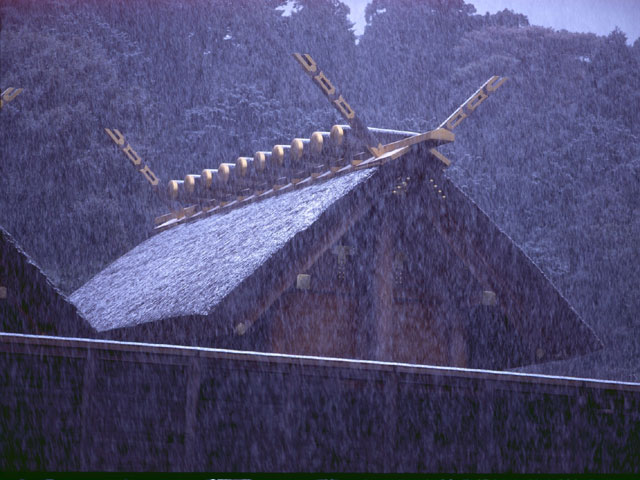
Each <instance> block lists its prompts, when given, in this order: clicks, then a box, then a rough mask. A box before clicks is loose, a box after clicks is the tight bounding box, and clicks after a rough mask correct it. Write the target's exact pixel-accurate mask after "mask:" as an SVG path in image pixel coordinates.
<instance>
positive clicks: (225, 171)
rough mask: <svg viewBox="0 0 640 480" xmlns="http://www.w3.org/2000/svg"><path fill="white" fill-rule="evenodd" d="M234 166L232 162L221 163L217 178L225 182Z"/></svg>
mask: <svg viewBox="0 0 640 480" xmlns="http://www.w3.org/2000/svg"><path fill="white" fill-rule="evenodd" d="M235 168H236V166H235V164H233V163H221V164H220V166H219V167H218V178H219V179H220V181H221V182H222V183H227V182H228V181H229V178H231V172H232V171H233V170H234V169H235Z"/></svg>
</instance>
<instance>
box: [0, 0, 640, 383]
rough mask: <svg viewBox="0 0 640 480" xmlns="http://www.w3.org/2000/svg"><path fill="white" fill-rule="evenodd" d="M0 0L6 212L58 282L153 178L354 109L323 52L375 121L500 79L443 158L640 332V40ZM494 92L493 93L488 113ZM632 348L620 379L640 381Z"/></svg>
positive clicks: (465, 16) (613, 323)
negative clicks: (327, 81) (344, 105)
mask: <svg viewBox="0 0 640 480" xmlns="http://www.w3.org/2000/svg"><path fill="white" fill-rule="evenodd" d="M348 13H349V10H348V7H346V6H345V5H344V4H342V3H341V2H340V1H338V0H294V1H291V2H287V1H285V0H264V1H260V2H258V1H255V0H189V1H184V2H178V1H172V0H126V1H125V0H110V1H103V0H47V1H44V0H4V1H3V2H2V3H0V21H1V24H0V27H1V29H0V88H1V89H2V90H4V89H5V88H7V87H16V88H23V89H24V91H23V92H22V93H21V94H20V95H18V96H17V97H16V98H15V99H13V100H12V101H11V102H9V103H6V104H5V105H4V106H3V108H2V111H1V112H0V152H1V155H0V225H2V226H3V227H4V228H6V229H7V230H8V231H9V232H10V233H11V234H12V235H13V236H14V237H15V238H16V239H17V240H18V241H19V242H20V244H21V245H22V247H23V248H24V249H25V251H26V252H27V253H28V254H29V255H30V256H31V257H32V258H33V259H34V260H35V261H36V262H37V263H38V264H39V265H40V266H41V267H42V268H43V269H44V271H45V272H46V273H47V274H48V275H49V276H50V277H51V278H52V279H53V281H54V282H55V283H56V284H57V285H59V286H60V288H61V289H62V290H63V291H64V292H65V293H67V294H70V293H71V292H73V291H74V290H75V289H77V288H78V287H80V286H81V285H82V284H84V283H85V282H86V281H87V280H88V279H90V278H91V277H92V276H93V275H95V274H96V273H98V272H99V271H100V270H102V269H103V268H104V267H105V266H106V265H108V264H109V263H111V262H112V261H114V260H115V259H117V258H118V257H119V256H121V255H122V254H124V253H126V252H127V251H128V250H130V249H131V248H132V247H134V246H135V245H137V244H139V243H140V242H142V241H143V240H145V239H146V238H148V237H149V236H151V235H152V234H153V233H152V232H153V219H154V217H155V216H157V215H161V214H163V213H166V208H165V207H164V206H163V204H162V203H161V202H160V201H159V200H158V199H157V197H156V196H155V195H154V193H153V191H152V189H151V188H149V185H148V183H147V181H146V180H145V179H144V177H143V176H141V175H139V174H138V173H137V172H136V171H135V170H134V169H133V168H132V166H131V165H130V163H129V162H128V160H127V159H126V157H125V156H124V155H122V154H121V153H119V152H118V151H117V149H116V147H115V146H114V145H113V142H112V141H111V140H110V139H109V138H108V137H107V135H105V133H104V128H105V127H109V128H117V129H119V130H120V131H121V132H123V133H124V134H125V137H126V139H127V141H129V142H130V143H131V145H132V146H133V147H134V148H135V149H136V151H137V152H138V154H139V155H140V156H141V158H142V159H143V161H144V162H145V163H146V164H148V165H149V166H150V168H151V169H152V170H153V171H154V172H155V174H156V175H157V176H158V177H159V178H160V180H161V182H165V183H166V181H168V180H169V179H172V178H177V179H181V178H183V177H184V175H185V174H186V173H198V172H200V171H201V170H202V169H203V168H215V167H216V166H217V165H218V164H219V163H221V162H225V161H233V160H234V159H235V158H236V157H237V156H239V155H253V152H255V151H257V150H264V149H271V146H273V145H274V144H276V143H284V144H288V143H290V142H291V140H292V139H293V138H294V137H298V136H308V135H309V134H310V133H311V132H312V131H314V130H319V129H320V130H328V129H329V128H330V127H331V125H333V124H334V123H342V122H341V121H340V120H339V118H338V115H337V113H336V112H335V111H334V110H333V109H332V108H331V107H330V106H329V105H328V104H327V102H326V100H325V99H324V98H323V97H322V95H321V94H320V93H319V92H318V91H317V89H316V88H314V86H313V85H312V84H311V82H309V81H308V79H307V78H305V75H304V74H303V73H302V72H301V70H300V67H299V65H297V63H296V62H295V60H294V59H293V58H292V55H291V54H292V53H293V52H305V53H310V54H311V55H312V56H313V58H314V59H316V61H317V62H318V63H319V64H320V65H322V68H323V70H324V71H325V72H327V74H328V75H330V77H331V79H332V81H333V82H334V83H335V84H336V85H339V86H340V89H341V91H342V92H343V93H344V95H345V98H348V99H349V102H350V104H351V105H352V106H353V107H354V108H355V109H356V110H357V111H358V113H359V115H360V116H361V117H362V118H363V119H365V120H366V122H367V124H368V125H370V126H375V127H382V128H392V129H399V130H412V131H420V132H423V131H426V130H429V129H431V128H435V127H436V126H437V125H438V124H439V123H440V122H441V121H442V120H444V119H445V118H446V117H447V116H448V115H449V114H450V113H451V112H452V111H453V110H454V109H455V108H456V107H457V106H458V105H460V104H461V103H462V102H463V101H464V100H465V99H466V98H467V97H468V96H469V95H470V94H471V93H473V92H474V91H475V90H476V89H477V88H478V87H479V86H480V85H481V84H482V83H483V82H484V81H485V80H486V79H487V78H489V77H490V76H491V75H501V76H506V77H509V81H508V82H507V83H506V84H505V85H504V86H503V87H502V88H501V89H500V92H499V95H496V97H495V98H492V99H491V100H490V101H488V102H486V103H484V104H483V107H482V108H481V109H479V111H478V112H476V113H477V114H476V115H474V116H473V117H472V118H470V119H469V120H467V121H466V122H465V123H464V125H463V126H461V127H460V129H459V130H457V131H456V142H455V143H454V144H452V145H450V146H447V147H443V148H442V152H443V153H444V154H445V155H447V157H448V158H450V159H451V160H452V166H451V167H450V168H449V170H448V173H447V174H448V175H449V177H450V178H451V179H452V180H453V181H454V182H455V183H456V184H457V185H458V186H459V187H460V188H461V189H462V190H463V191H464V192H465V193H467V194H468V195H469V196H470V197H471V198H472V199H473V200H474V201H475V202H476V203H477V204H478V205H479V206H480V207H481V208H482V209H483V210H484V211H485V212H487V214H488V215H489V216H490V217H491V218H492V219H493V220H494V221H495V222H496V224H497V225H498V226H499V227H500V228H501V229H502V230H503V231H505V232H506V233H507V234H508V235H509V236H510V237H511V238H512V239H513V240H514V241H515V242H516V243H517V244H518V245H519V246H520V247H521V248H522V249H523V250H524V252H525V253H526V254H527V255H528V256H529V257H530V258H531V259H532V260H533V261H534V262H535V263H536V264H537V265H538V266H539V267H540V268H541V269H542V270H543V272H544V273H545V274H546V275H547V276H548V278H549V279H550V280H551V281H552V282H553V284H554V285H555V286H556V287H557V288H558V289H559V291H560V292H561V293H562V294H563V295H564V296H565V297H566V298H567V299H568V300H569V302H570V303H571V305H572V306H573V307H574V308H575V309H576V311H578V313H579V314H580V315H581V316H582V318H583V319H584V320H585V321H586V322H587V323H588V324H589V325H590V326H591V327H593V328H594V330H595V331H596V333H597V334H598V335H599V336H600V338H601V339H602V340H603V341H604V343H605V344H606V345H608V346H610V347H611V346H615V345H618V344H619V345H621V346H620V348H619V349H616V348H613V349H612V350H611V352H612V353H609V355H616V350H625V351H626V352H627V353H628V351H629V349H632V350H633V351H637V352H640V347H639V344H640V340H639V339H638V337H639V335H638V334H640V315H639V314H638V312H640V39H639V40H636V41H635V42H634V43H633V44H629V42H628V41H627V38H626V36H625V34H624V33H623V32H621V31H620V30H618V29H616V30H614V31H612V32H611V33H610V34H609V35H608V36H605V37H602V36H596V35H594V34H584V33H570V32H567V31H553V30H551V29H546V28H542V27H538V26H532V25H530V24H529V21H528V19H527V18H526V17H525V16H524V15H521V14H518V13H514V12H512V11H509V10H504V11H502V12H499V13H496V14H493V15H490V14H486V15H478V14H476V12H475V9H474V7H473V6H472V5H469V4H466V3H465V2H464V1H463V0H411V1H410V0H372V1H371V3H370V4H369V6H368V7H367V11H366V20H367V27H366V29H365V32H364V34H363V35H362V36H361V37H359V38H356V36H355V34H354V33H353V28H352V27H353V25H352V24H351V22H350V21H349V19H348ZM480 110H481V111H480ZM639 366H640V365H638V364H636V365H620V364H619V365H618V369H619V370H621V371H622V373H620V375H619V376H620V377H622V378H625V379H629V380H636V381H640V369H639Z"/></svg>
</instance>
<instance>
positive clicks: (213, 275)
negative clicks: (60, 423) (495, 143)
mask: <svg viewBox="0 0 640 480" xmlns="http://www.w3.org/2000/svg"><path fill="white" fill-rule="evenodd" d="M397 175H403V176H405V175H410V176H411V177H412V178H413V179H414V180H412V182H422V183H420V185H421V186H420V187H419V188H418V190H417V191H418V192H421V193H420V194H419V198H421V199H422V200H421V201H419V202H415V205H414V207H413V208H412V209H410V211H408V212H407V213H406V219H407V220H406V221H409V222H413V221H423V222H424V221H426V222H428V223H430V224H432V225H433V226H434V227H435V228H436V230H437V231H438V233H439V234H440V235H441V236H442V237H443V239H444V240H445V241H446V242H447V244H448V245H449V247H450V248H451V250H452V251H453V252H454V253H455V255H457V256H458V257H459V258H460V259H461V260H462V262H463V263H464V265H465V267H466V268H468V269H469V271H470V272H471V273H472V274H473V275H474V276H475V278H476V279H477V280H478V281H479V283H480V284H481V285H485V286H487V288H490V289H491V290H492V291H493V292H495V293H496V295H497V297H498V299H499V302H500V305H501V308H502V311H503V312H504V313H505V315H506V316H507V317H508V318H509V320H510V321H512V322H513V323H514V324H515V325H516V329H517V334H518V336H519V337H520V338H521V341H522V343H523V346H524V348H525V350H526V356H527V360H526V361H525V363H535V362H536V360H539V359H540V358H541V357H540V353H536V352H540V351H542V356H543V357H544V359H545V360H546V361H549V360H554V359H560V358H568V357H571V356H575V355H580V354H584V353H588V352H591V351H593V350H595V349H598V348H600V347H601V346H602V345H601V342H600V340H599V339H598V338H597V337H596V335H595V334H594V332H593V331H592V330H591V328H590V327H589V326H588V325H586V324H585V323H584V322H583V321H582V320H581V319H580V317H579V316H578V315H577V313H576V312H575V311H574V310H573V309H572V308H571V307H570V305H569V304H568V302H567V301H566V300H565V299H564V298H563V297H562V295H561V294H560V293H559V292H558V291H557V290H556V289H555V288H554V286H553V285H552V284H551V282H550V281H549V280H548V279H547V278H546V277H545V276H544V274H543V273H542V272H541V271H540V269H539V268H538V267H536V265H535V264H534V263H533V262H532V261H531V260H530V259H529V258H528V257H527V256H526V255H525V254H524V253H523V252H522V250H520V248H519V247H518V246H517V245H515V244H514V243H513V241H512V240H511V239H510V238H509V237H508V236H507V235H506V234H505V233H504V232H502V231H501V230H500V229H499V228H498V227H497V226H496V225H495V224H494V223H493V222H492V221H491V219H490V218H489V217H488V216H487V215H486V214H485V213H484V212H482V210H481V209H480V208H479V207H478V206H477V205H476V204H475V203H474V202H473V201H472V200H471V199H469V198H468V197H467V196H466V195H465V194H464V193H463V192H462V191H461V190H460V189H458V188H457V187H456V186H455V185H454V184H453V183H452V182H451V181H449V180H448V179H447V178H446V177H445V176H444V174H443V172H442V169H441V165H440V163H439V161H438V160H437V159H434V157H432V156H431V155H430V154H429V153H428V151H427V150H426V149H420V148H414V149H413V152H412V153H410V154H408V155H407V156H406V157H404V158H403V160H402V161H399V162H390V163H387V164H385V165H383V166H381V167H378V168H373V169H369V170H364V171H360V172H356V173H353V174H349V175H345V176H343V177H338V178H334V179H332V180H330V181H328V182H326V183H322V184H315V185H312V186H309V187H306V188H303V189H301V190H297V191H292V192H289V193H286V194H282V195H280V196H276V197H272V198H269V199H267V200H264V201H261V202H259V203H254V204H250V205H247V206H245V207H243V208H239V209H237V210H232V211H230V212H229V213H226V214H222V215H213V216H211V217H209V218H205V219H201V220H198V221H195V222H193V223H188V224H184V225H179V226H177V227H175V228H173V229H170V230H167V231H165V232H162V233H160V234H158V235H157V236H155V237H153V238H150V239H149V240H147V241H145V242H143V243H142V244H140V245H139V246H137V247H136V248H134V249H133V250H132V251H130V252H129V253H127V254H126V255H124V256H123V257H121V258H120V259H118V260H117V261H115V262H114V263H113V264H111V265H110V266H109V267H107V268H106V269H105V270H103V271H102V272H100V273H99V274H98V275H96V276H95V277H94V278H93V279H91V280H90V281H89V282H87V283H86V284H85V285H84V286H83V287H81V288H80V289H78V290H77V291H76V292H74V293H73V295H72V297H71V299H72V301H73V302H74V303H75V304H76V305H77V307H78V308H79V309H80V310H81V311H82V312H83V314H84V315H85V316H86V318H87V319H88V321H89V323H90V324H91V325H92V326H93V327H94V328H95V329H96V330H98V331H101V332H106V331H114V330H119V332H120V333H119V334H118V335H123V336H124V337H126V338H129V339H138V340H146V341H166V342H169V343H180V344H196V345H203V346H204V345H207V344H208V343H209V341H210V340H211V339H212V338H213V337H214V336H215V335H223V334H229V333H231V332H232V331H233V330H234V329H235V330H236V331H239V332H240V333H242V332H243V331H244V329H245V328H246V327H247V326H249V325H251V324H252V323H253V322H254V321H255V320H256V319H257V318H258V317H259V316H260V315H261V314H262V313H263V312H264V311H265V310H266V309H267V308H268V307H269V306H270V305H271V304H272V303H273V301H275V300H276V299H277V298H278V297H279V296H280V294H281V293H282V292H283V291H284V290H285V289H286V288H287V287H288V286H290V285H292V284H293V282H294V281H295V276H296V274H298V273H300V272H304V271H305V270H306V269H308V268H310V267H311V266H312V265H313V263H314V262H315V261H316V260H317V259H318V258H319V256H320V255H321V254H322V253H324V252H325V251H326V250H327V249H328V248H329V247H330V246H331V245H332V244H333V243H334V242H336V241H337V240H338V239H339V238H340V237H341V236H342V235H343V234H344V233H345V232H346V231H347V229H348V228H349V227H350V226H351V225H353V224H354V223H355V222H356V221H357V220H358V219H360V218H361V217H362V216H363V215H364V214H365V213H366V212H367V211H370V207H371V206H372V205H373V203H374V202H378V201H379V200H380V199H381V198H382V197H383V196H384V195H387V194H389V193H390V191H391V187H392V185H393V181H394V179H395V178H396V176H397ZM430 180H433V182H434V184H437V185H439V186H441V188H442V191H443V192H444V196H443V195H442V194H440V193H437V194H436V193H435V191H434V190H433V188H431V187H432V186H433V185H431V184H430V183H429V182H430ZM432 194H433V195H432ZM369 221H370V222H376V221H379V219H377V218H375V217H374V218H370V219H369ZM416 241H417V242H418V243H417V244H416V245H417V246H416V248H423V247H424V246H422V247H421V245H422V244H421V243H420V242H419V239H416ZM125 327H137V328H134V329H131V328H125ZM125 330H126V331H128V332H129V333H123V332H124V331H125ZM134 331H135V332H136V333H135V334H134V333H133V332H134ZM113 335H115V336H118V335H116V334H115V333H113ZM109 336H112V334H111V333H110V334H109ZM498 348H499V347H498Z"/></svg>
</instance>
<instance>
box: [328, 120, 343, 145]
mask: <svg viewBox="0 0 640 480" xmlns="http://www.w3.org/2000/svg"><path fill="white" fill-rule="evenodd" d="M330 138H331V143H333V144H334V145H336V146H338V147H339V146H340V145H342V142H343V141H344V129H343V128H342V126H341V125H334V126H333V127H331V133H330Z"/></svg>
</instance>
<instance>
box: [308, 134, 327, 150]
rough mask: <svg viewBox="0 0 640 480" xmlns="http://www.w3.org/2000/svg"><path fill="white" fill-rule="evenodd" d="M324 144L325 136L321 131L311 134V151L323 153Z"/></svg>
mask: <svg viewBox="0 0 640 480" xmlns="http://www.w3.org/2000/svg"><path fill="white" fill-rule="evenodd" d="M323 144H324V137H323V136H322V133H321V132H313V133H312V134H311V141H310V142H309V148H310V149H311V153H313V154H315V155H319V154H321V153H322V146H323Z"/></svg>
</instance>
